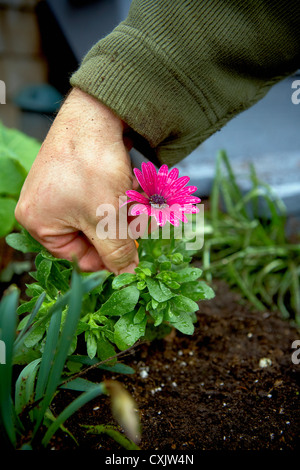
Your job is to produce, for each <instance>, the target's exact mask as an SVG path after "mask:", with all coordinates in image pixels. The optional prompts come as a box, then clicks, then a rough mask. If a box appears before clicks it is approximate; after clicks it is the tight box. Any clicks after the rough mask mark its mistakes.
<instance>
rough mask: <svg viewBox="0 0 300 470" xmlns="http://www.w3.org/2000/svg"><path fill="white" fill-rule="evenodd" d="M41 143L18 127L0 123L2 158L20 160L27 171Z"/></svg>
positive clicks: (0, 153) (0, 151)
mask: <svg viewBox="0 0 300 470" xmlns="http://www.w3.org/2000/svg"><path fill="white" fill-rule="evenodd" d="M40 147H41V144H40V142H38V141H37V140H36V139H34V138H32V137H29V136H27V135H26V134H24V133H23V132H21V131H19V130H17V129H9V128H7V127H5V126H4V125H3V124H2V123H0V159H1V158H4V157H7V156H9V157H11V158H14V159H15V160H18V161H19V162H20V163H21V165H22V166H23V167H24V169H25V170H26V172H27V173H28V171H29V170H30V168H31V166H32V164H33V162H34V160H35V157H36V155H37V154H38V152H39V150H40Z"/></svg>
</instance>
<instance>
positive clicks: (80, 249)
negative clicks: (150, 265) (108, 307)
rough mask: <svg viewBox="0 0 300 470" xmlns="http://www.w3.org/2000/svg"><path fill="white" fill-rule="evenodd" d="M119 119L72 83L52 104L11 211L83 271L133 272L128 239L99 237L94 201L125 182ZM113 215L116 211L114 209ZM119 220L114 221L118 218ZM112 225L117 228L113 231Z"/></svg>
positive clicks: (114, 195)
mask: <svg viewBox="0 0 300 470" xmlns="http://www.w3.org/2000/svg"><path fill="white" fill-rule="evenodd" d="M124 128H125V124H124V123H123V122H122V120H121V119H119V118H118V117H117V116H115V114H114V113H113V112H112V111H111V110H110V109H108V108H107V107H106V106H105V105H104V104H102V103H100V102H99V101H98V100H96V99H95V98H93V97H91V96H89V95H88V94H86V93H84V92H82V91H81V90H79V89H76V88H74V89H73V90H72V91H71V93H70V94H69V96H68V98H67V99H66V101H65V102H64V104H63V106H62V107H61V110H60V111H59V113H58V115H57V117H56V119H55V121H54V123H53V125H52V126H51V128H50V130H49V133H48V135H47V137H46V139H45V141H44V142H43V144H42V147H41V149H40V152H39V154H38V155H37V157H36V160H35V162H34V164H33V166H32V168H31V170H30V172H29V174H28V176H27V179H26V181H25V183H24V185H23V188H22V191H21V195H20V199H19V202H18V204H17V207H16V212H15V215H16V219H17V220H18V222H19V223H20V224H21V225H22V226H24V227H25V228H26V229H27V230H28V232H29V233H30V234H31V235H32V236H33V237H34V238H35V239H36V240H37V241H39V242H40V243H41V244H42V245H43V246H45V248H47V249H48V251H49V252H50V253H52V254H53V255H54V256H56V257H58V258H65V259H69V260H72V258H73V257H74V256H75V257H76V258H77V261H78V264H79V267H80V268H81V269H82V270H83V271H97V270H100V269H108V270H110V271H112V272H114V273H115V274H119V273H121V272H134V268H135V267H136V265H137V264H138V254H137V250H136V246H135V243H134V240H132V239H131V238H130V237H128V238H127V239H125V240H119V239H106V240H100V239H99V238H98V237H97V234H96V227H97V223H98V222H99V217H97V216H96V210H97V207H98V206H99V205H100V204H113V206H114V207H115V209H116V213H117V214H118V211H119V197H120V196H124V195H125V192H126V191H127V190H128V189H132V187H133V182H134V177H133V173H132V170H131V162H130V158H129V154H128V145H127V147H126V141H125V139H124V138H123V133H124ZM117 219H118V217H117ZM117 227H118V225H117ZM117 233H118V231H117Z"/></svg>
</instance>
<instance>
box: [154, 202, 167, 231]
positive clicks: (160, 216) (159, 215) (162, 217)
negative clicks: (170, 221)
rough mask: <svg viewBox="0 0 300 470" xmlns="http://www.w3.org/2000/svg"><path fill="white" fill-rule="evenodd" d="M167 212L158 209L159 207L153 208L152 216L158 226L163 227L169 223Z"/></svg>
mask: <svg viewBox="0 0 300 470" xmlns="http://www.w3.org/2000/svg"><path fill="white" fill-rule="evenodd" d="M167 212H168V210H166V209H158V208H157V207H153V206H151V215H152V216H153V217H155V220H156V222H157V225H159V226H160V227H162V226H163V225H165V224H166V222H167Z"/></svg>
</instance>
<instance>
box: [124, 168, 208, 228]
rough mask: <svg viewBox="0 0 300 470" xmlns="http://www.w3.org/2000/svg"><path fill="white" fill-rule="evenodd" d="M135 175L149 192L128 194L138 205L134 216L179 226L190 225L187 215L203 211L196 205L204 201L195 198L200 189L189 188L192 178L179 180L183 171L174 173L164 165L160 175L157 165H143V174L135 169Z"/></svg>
mask: <svg viewBox="0 0 300 470" xmlns="http://www.w3.org/2000/svg"><path fill="white" fill-rule="evenodd" d="M133 171H134V174H135V176H136V178H137V180H138V182H139V184H140V186H141V187H142V189H143V190H144V192H145V193H146V196H144V195H143V194H141V193H139V192H138V191H134V190H130V191H126V195H127V196H128V197H129V201H127V202H128V203H130V202H137V203H138V204H135V205H134V206H132V207H131V215H140V214H147V215H148V216H153V217H155V219H156V222H157V224H158V225H160V226H163V225H165V224H166V222H167V221H168V222H170V223H171V224H172V225H175V226H178V225H179V224H180V221H182V222H188V219H187V218H186V216H185V215H184V213H186V214H195V213H196V212H199V208H198V207H196V206H195V205H194V204H197V203H199V202H201V199H199V198H198V197H196V196H191V194H192V193H194V192H195V191H196V190H197V187H196V186H186V184H187V183H188V182H189V180H190V178H189V177H188V176H182V177H181V178H178V174H179V171H178V169H177V168H173V169H172V170H171V171H170V173H169V169H168V166H167V165H162V166H161V167H160V169H159V170H158V173H157V172H156V169H155V166H154V165H153V163H151V162H148V163H142V171H140V170H138V169H137V168H134V170H133Z"/></svg>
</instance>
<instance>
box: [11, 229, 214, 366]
mask: <svg viewBox="0 0 300 470" xmlns="http://www.w3.org/2000/svg"><path fill="white" fill-rule="evenodd" d="M6 239H7V243H8V244H10V245H11V246H12V247H14V248H16V249H20V250H21V251H23V252H28V251H31V252H38V254H37V256H36V260H35V265H36V271H34V272H32V273H31V276H32V277H33V278H34V279H35V282H33V283H32V284H28V285H27V291H26V293H27V295H28V296H29V297H32V299H31V300H30V301H27V302H24V303H22V304H21V305H20V307H19V308H18V313H19V314H21V315H22V316H23V318H22V320H21V322H20V324H19V326H18V328H19V330H20V331H23V329H24V327H25V325H26V323H27V321H28V319H29V318H30V315H31V312H32V309H33V308H34V306H35V304H36V302H37V301H38V299H39V298H40V296H41V295H44V298H43V302H42V304H41V307H40V309H39V313H38V315H37V316H36V319H35V322H34V326H35V328H34V329H33V330H32V331H31V333H30V334H29V335H28V337H27V338H26V340H25V341H24V347H23V349H22V351H21V352H20V354H19V355H16V357H15V360H16V361H19V363H20V362H21V361H24V360H25V361H28V358H30V359H37V358H38V357H40V355H41V353H42V351H43V348H44V343H45V340H46V337H47V329H48V328H49V317H48V315H49V310H50V309H51V308H52V306H53V305H54V304H55V303H56V302H57V299H58V298H59V297H60V296H61V295H62V294H64V293H65V292H67V291H68V289H69V284H70V278H71V276H72V272H73V267H72V263H70V262H69V261H66V260H61V259H57V258H54V257H53V256H52V255H50V254H49V253H48V252H47V251H46V250H45V249H43V248H42V247H41V245H39V244H38V243H37V242H36V241H35V240H34V239H33V238H32V237H31V236H30V235H29V234H28V233H27V232H26V231H23V232H22V233H15V234H10V235H9V236H8V237H7V238H6ZM173 244H174V246H173ZM139 256H140V263H139V266H138V267H137V268H136V270H135V274H129V273H124V274H121V275H119V276H114V275H112V274H111V273H109V272H107V271H103V272H102V276H103V283H101V285H99V286H97V287H96V288H95V289H93V290H92V291H91V292H89V293H87V294H86V295H84V297H83V302H82V308H81V314H80V319H79V322H78V325H77V329H76V334H74V338H73V342H72V346H71V348H70V351H69V353H70V354H72V355H73V356H72V361H73V362H74V360H76V354H77V355H78V353H79V354H80V351H78V348H77V339H78V337H79V336H81V337H83V338H84V340H85V344H86V351H84V353H87V355H88V357H89V359H93V358H95V357H96V358H98V359H100V360H107V359H110V358H111V357H112V356H115V354H116V350H121V351H123V350H125V349H127V348H128V347H130V346H132V345H134V344H135V343H136V342H137V341H138V340H139V339H141V338H145V339H152V338H154V337H157V336H159V335H165V334H167V333H168V332H169V331H170V330H171V328H172V327H174V328H176V329H177V330H179V331H180V332H182V333H184V334H188V335H191V334H192V333H193V332H194V323H195V321H196V315H195V312H196V311H198V309H199V307H198V304H197V302H198V301H199V300H204V299H210V298H212V297H214V292H213V290H212V289H211V287H209V286H208V285H207V284H206V283H205V282H204V281H203V280H199V278H200V276H201V270H200V269H198V268H195V267H193V266H191V265H190V263H191V261H192V258H191V255H190V253H189V252H187V251H186V250H185V244H184V242H183V241H176V243H175V241H174V243H173V242H170V240H162V239H158V240H151V239H149V240H141V241H140V247H139ZM81 276H82V277H83V278H86V279H88V278H89V277H90V276H91V274H88V273H82V275H81ZM24 315H25V316H24ZM62 315H63V316H64V315H65V312H64V311H63V312H62ZM45 318H46V319H47V318H48V321H46V320H44V319H45Z"/></svg>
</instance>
